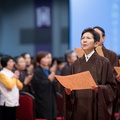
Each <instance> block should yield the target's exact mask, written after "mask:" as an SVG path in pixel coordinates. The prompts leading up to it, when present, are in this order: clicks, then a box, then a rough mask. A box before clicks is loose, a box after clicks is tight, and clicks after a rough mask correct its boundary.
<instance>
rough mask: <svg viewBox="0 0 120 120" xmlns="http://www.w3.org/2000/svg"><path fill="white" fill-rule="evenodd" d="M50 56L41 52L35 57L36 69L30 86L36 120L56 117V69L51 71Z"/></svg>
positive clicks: (51, 119) (53, 119) (48, 119)
mask: <svg viewBox="0 0 120 120" xmlns="http://www.w3.org/2000/svg"><path fill="white" fill-rule="evenodd" d="M51 57H52V55H51V54H50V53H49V52H46V51H41V52H38V53H37V55H36V62H37V63H38V67H36V68H35V70H34V75H33V80H32V86H33V90H34V96H35V105H36V107H35V108H36V118H43V119H47V120H55V119H56V117H57V106H56V91H55V88H54V84H53V82H54V75H55V72H56V69H51V70H52V71H50V63H51V61H52V60H51Z"/></svg>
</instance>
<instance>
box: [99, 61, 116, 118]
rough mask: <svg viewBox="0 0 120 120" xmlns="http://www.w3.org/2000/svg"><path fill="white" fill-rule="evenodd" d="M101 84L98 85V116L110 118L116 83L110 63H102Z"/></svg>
mask: <svg viewBox="0 0 120 120" xmlns="http://www.w3.org/2000/svg"><path fill="white" fill-rule="evenodd" d="M103 66H104V67H103V70H102V74H101V75H102V84H101V85H98V111H99V112H98V116H99V118H100V117H101V114H102V115H104V117H105V118H106V119H110V116H111V114H112V109H111V108H112V104H113V101H114V99H115V98H116V92H117V84H116V81H115V78H114V75H113V69H112V66H111V64H110V63H109V62H108V63H105V64H103Z"/></svg>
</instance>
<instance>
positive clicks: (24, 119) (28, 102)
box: [16, 95, 34, 120]
mask: <svg viewBox="0 0 120 120" xmlns="http://www.w3.org/2000/svg"><path fill="white" fill-rule="evenodd" d="M19 102H20V106H19V107H18V108H17V113H16V119H18V120H34V111H33V106H34V105H33V104H34V100H33V98H32V97H30V96H28V95H20V101H19Z"/></svg>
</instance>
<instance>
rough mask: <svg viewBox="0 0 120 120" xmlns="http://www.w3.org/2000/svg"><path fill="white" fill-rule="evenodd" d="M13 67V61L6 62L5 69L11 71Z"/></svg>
mask: <svg viewBox="0 0 120 120" xmlns="http://www.w3.org/2000/svg"><path fill="white" fill-rule="evenodd" d="M14 65H15V62H14V60H12V59H10V60H9V61H8V62H7V66H6V68H7V69H9V70H13V68H14Z"/></svg>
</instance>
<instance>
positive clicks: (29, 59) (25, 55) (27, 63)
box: [21, 52, 32, 67]
mask: <svg viewBox="0 0 120 120" xmlns="http://www.w3.org/2000/svg"><path fill="white" fill-rule="evenodd" d="M21 56H23V57H24V59H25V62H26V67H28V66H29V65H31V61H32V59H31V55H30V54H29V53H27V52H26V53H22V54H21Z"/></svg>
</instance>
